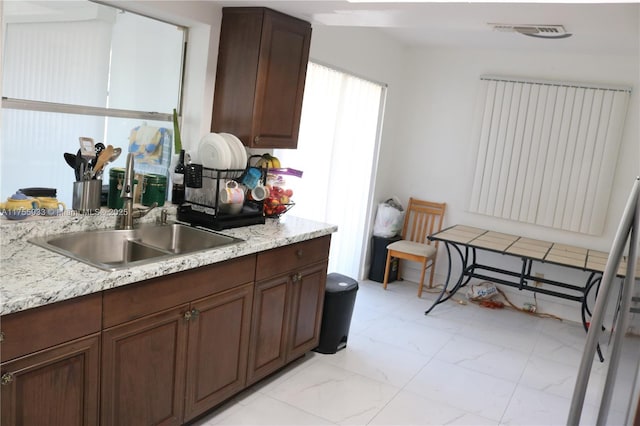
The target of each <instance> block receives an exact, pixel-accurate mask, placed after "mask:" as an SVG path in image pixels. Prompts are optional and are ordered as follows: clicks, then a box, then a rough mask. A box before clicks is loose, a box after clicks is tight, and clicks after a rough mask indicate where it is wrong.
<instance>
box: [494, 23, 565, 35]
mask: <svg viewBox="0 0 640 426" xmlns="http://www.w3.org/2000/svg"><path fill="white" fill-rule="evenodd" d="M489 26H491V27H492V28H493V30H494V31H500V32H509V33H520V34H524V35H531V36H535V37H548V38H562V37H567V36H569V35H571V34H568V33H567V31H566V30H565V29H564V26H562V25H531V24H489Z"/></svg>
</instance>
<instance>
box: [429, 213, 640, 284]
mask: <svg viewBox="0 0 640 426" xmlns="http://www.w3.org/2000/svg"><path fill="white" fill-rule="evenodd" d="M431 238H433V239H434V240H439V241H449V242H453V243H460V244H465V245H468V246H470V247H475V248H481V249H486V250H492V251H496V252H500V253H504V254H511V255H514V256H523V257H528V258H531V259H535V260H540V261H544V262H551V263H555V264H558V265H563V266H570V267H574V268H580V269H585V270H588V271H595V272H604V268H605V265H606V264H607V259H608V257H609V253H605V252H601V251H596V250H589V249H585V248H582V247H574V246H570V245H566V244H559V243H553V242H550V241H541V240H535V239H531V238H525V237H520V236H517V235H510V234H503V233H500V232H494V231H489V230H486V229H481V228H474V227H471V226H465V225H454V226H452V227H450V228H447V229H445V230H443V231H441V232H438V233H436V234H433V235H432V236H431ZM626 270H627V258H626V257H625V258H623V260H622V261H621V262H620V267H619V268H618V272H617V274H618V275H619V276H624V275H626ZM636 278H640V262H636Z"/></svg>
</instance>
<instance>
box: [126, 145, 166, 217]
mask: <svg viewBox="0 0 640 426" xmlns="http://www.w3.org/2000/svg"><path fill="white" fill-rule="evenodd" d="M133 163H134V160H133V154H132V153H129V154H127V164H126V166H125V169H124V179H123V182H122V191H120V198H122V201H123V206H122V212H120V214H118V219H117V221H116V229H133V219H138V218H141V217H144V216H145V215H146V214H147V213H149V212H150V211H151V210H153V209H154V208H156V207H157V206H158V203H153V204H152V205H151V206H149V208H148V209H134V208H133V187H134V172H133Z"/></svg>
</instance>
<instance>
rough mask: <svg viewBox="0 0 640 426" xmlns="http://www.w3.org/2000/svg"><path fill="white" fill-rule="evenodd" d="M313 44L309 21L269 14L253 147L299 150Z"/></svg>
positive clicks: (266, 12) (263, 26)
mask: <svg viewBox="0 0 640 426" xmlns="http://www.w3.org/2000/svg"><path fill="white" fill-rule="evenodd" d="M310 43H311V26H310V25H309V24H308V23H307V22H304V21H300V20H298V19H295V18H291V17H289V16H286V15H282V14H279V13H275V12H273V11H270V10H266V11H265V14H264V22H263V25H262V37H261V43H260V59H259V63H258V77H257V80H256V97H255V106H254V114H255V115H254V120H253V131H252V134H253V141H252V144H251V146H253V147H257V148H296V147H297V145H298V131H299V129H300V115H301V112H302V96H303V94H304V83H305V77H306V73H307V62H308V61H309V45H310Z"/></svg>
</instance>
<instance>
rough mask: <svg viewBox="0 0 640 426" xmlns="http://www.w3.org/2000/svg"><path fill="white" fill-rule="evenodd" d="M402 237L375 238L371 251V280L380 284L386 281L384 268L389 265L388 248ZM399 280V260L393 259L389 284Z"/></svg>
mask: <svg viewBox="0 0 640 426" xmlns="http://www.w3.org/2000/svg"><path fill="white" fill-rule="evenodd" d="M401 239H402V237H400V236H399V235H398V236H395V237H391V238H385V237H376V236H375V235H374V236H373V247H372V249H371V267H370V268H369V279H370V280H371V281H377V282H379V283H381V282H383V281H384V267H385V266H386V264H387V246H388V245H389V244H391V243H393V242H396V241H400V240H401ZM397 279H398V259H396V258H395V257H394V258H393V259H391V268H390V271H389V282H393V281H395V280H397Z"/></svg>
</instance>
